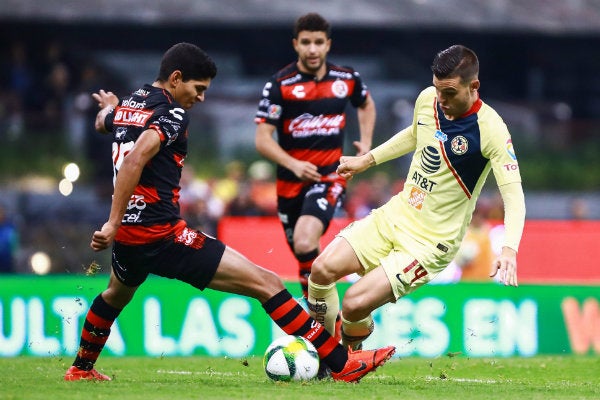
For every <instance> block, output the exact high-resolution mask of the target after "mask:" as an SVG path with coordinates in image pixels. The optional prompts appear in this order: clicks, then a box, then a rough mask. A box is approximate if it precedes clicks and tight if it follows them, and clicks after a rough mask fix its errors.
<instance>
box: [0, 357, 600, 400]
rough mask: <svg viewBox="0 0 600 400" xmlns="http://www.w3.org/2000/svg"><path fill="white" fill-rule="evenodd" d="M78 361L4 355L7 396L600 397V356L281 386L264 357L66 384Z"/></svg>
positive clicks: (493, 361) (1, 391) (406, 364)
mask: <svg viewBox="0 0 600 400" xmlns="http://www.w3.org/2000/svg"><path fill="white" fill-rule="evenodd" d="M71 361H72V360H71V359H70V358H69V359H67V358H61V357H45V358H35V357H15V358H0V399H2V400H5V399H6V400H9V399H10V400H13V399H14V400H16V399H27V400H35V399H44V400H47V399H61V400H63V399H64V400H68V399H85V400H93V399H107V400H117V399H118V400H131V399H139V400H152V399H167V400H181V399H253V400H262V399H267V400H275V399H293V400H298V399H357V400H359V399H402V400H407V399H424V400H427V399H461V400H467V399H486V400H493V399H502V400H518V399H529V400H532V399H533V400H535V399H540V400H541V399H543V400H549V399H600V357H598V356H538V357H531V358H468V357H464V356H461V355H457V356H453V355H452V354H449V355H446V356H443V357H438V358H434V359H425V358H405V359H399V358H393V359H392V360H390V361H389V362H388V363H387V364H386V365H384V366H383V367H381V368H379V369H378V370H377V371H376V372H375V373H372V374H369V375H367V376H366V377H365V378H364V379H363V380H362V381H361V382H360V383H358V384H348V383H342V382H333V381H330V380H325V381H309V382H289V383H282V382H273V381H270V380H269V379H268V378H267V376H266V375H265V373H264V371H263V367H262V359H261V358H259V357H249V358H245V359H231V358H208V357H185V358H183V357H163V358H150V357H145V358H142V357H140V358H136V357H122V358H120V357H104V358H100V360H99V361H98V363H97V367H98V370H99V371H101V372H103V373H105V374H107V375H109V376H111V377H113V381H111V382H87V381H80V382H65V381H63V380H62V377H63V374H64V372H65V370H66V369H67V368H68V366H69V365H70V363H71Z"/></svg>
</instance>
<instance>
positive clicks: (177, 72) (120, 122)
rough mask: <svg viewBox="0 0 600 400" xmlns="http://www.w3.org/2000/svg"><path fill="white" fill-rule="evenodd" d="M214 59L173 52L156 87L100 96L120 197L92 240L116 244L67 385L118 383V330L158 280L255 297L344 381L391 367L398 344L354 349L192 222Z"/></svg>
mask: <svg viewBox="0 0 600 400" xmlns="http://www.w3.org/2000/svg"><path fill="white" fill-rule="evenodd" d="M216 73H217V68H216V65H215V64H214V62H213V61H212V59H211V58H210V57H209V56H208V55H207V54H206V53H205V52H204V51H203V50H201V49H200V48H198V47H197V46H195V45H192V44H189V43H179V44H176V45H174V46H173V47H171V48H170V49H169V50H168V51H167V52H166V53H165V54H164V56H163V58H162V61H161V64H160V70H159V74H158V77H157V79H156V81H155V82H154V83H153V84H152V85H145V86H143V87H142V88H140V89H138V90H136V91H135V92H133V93H132V94H131V95H129V96H127V97H125V98H123V99H122V100H120V101H119V99H118V98H117V96H115V95H114V94H113V93H112V92H105V91H104V90H100V91H99V92H98V93H94V94H93V97H94V99H95V100H96V101H97V102H98V104H99V106H100V107H101V110H100V111H99V112H98V115H97V117H96V124H95V126H96V129H97V130H98V131H100V132H107V133H110V134H111V135H112V137H113V153H112V155H113V164H114V172H115V176H114V194H113V199H112V205H111V210H110V215H109V218H108V221H107V222H106V223H105V224H104V225H103V226H102V228H101V229H100V230H99V231H96V232H94V234H93V236H92V242H91V247H92V249H94V250H95V251H101V250H105V249H107V248H109V247H111V246H112V250H113V256H112V271H111V275H110V279H109V283H108V288H107V289H106V290H104V291H103V292H102V293H101V294H99V295H98V296H97V297H96V298H95V299H94V301H93V303H92V305H91V307H90V309H89V311H88V313H87V315H86V319H85V323H84V325H83V330H82V333H81V339H80V346H79V351H78V352H77V356H76V358H75V361H74V362H73V365H72V366H71V367H70V368H69V369H68V370H67V372H66V374H65V376H64V379H65V380H67V381H74V380H81V379H91V380H111V379H110V377H108V376H107V375H103V374H101V373H99V372H98V371H96V369H94V365H95V363H96V360H97V359H98V356H99V355H100V352H101V351H102V349H103V348H104V345H105V343H106V341H107V339H108V336H109V334H110V328H111V326H112V324H113V322H114V321H115V319H116V318H117V316H118V315H119V314H120V312H121V311H122V309H123V308H124V307H125V306H126V305H127V304H128V303H129V302H130V300H131V299H132V298H133V295H134V293H135V291H136V290H137V288H138V287H139V286H140V285H141V284H142V283H143V282H144V281H145V280H146V278H147V277H148V275H149V274H155V275H159V276H163V277H166V278H171V279H178V280H180V281H182V282H185V283H188V284H190V285H192V286H194V287H196V288H198V289H200V290H204V289H205V288H207V287H208V288H211V289H214V290H219V291H224V292H229V293H235V294H239V295H245V296H250V297H253V298H255V299H257V300H258V301H260V303H261V304H262V306H263V308H264V309H265V311H266V312H267V313H268V314H269V316H270V317H271V318H272V319H273V320H274V321H275V323H277V324H278V325H279V327H281V329H282V330H283V331H284V332H285V333H287V334H290V335H298V336H304V337H305V338H307V339H308V340H310V341H311V342H312V343H313V344H314V345H315V347H316V348H317V351H318V353H319V356H320V358H321V360H322V362H323V363H324V364H326V365H327V366H328V367H329V368H330V369H331V370H332V377H333V379H335V380H342V381H349V382H351V381H358V380H360V378H361V377H362V376H364V375H365V374H366V373H368V372H369V371H372V370H374V369H375V368H376V367H378V366H379V365H382V364H383V363H384V362H385V361H386V360H387V359H389V358H390V357H391V356H392V354H393V353H394V350H395V349H394V347H392V346H390V347H386V348H384V349H378V350H374V351H361V352H348V350H347V349H346V348H344V347H342V346H341V345H340V344H339V343H338V342H337V341H336V340H335V339H334V338H333V337H332V336H331V335H330V334H329V333H328V332H327V331H326V330H325V329H324V328H323V326H322V325H321V324H319V323H317V322H316V321H314V320H313V319H312V318H311V317H310V316H309V315H308V314H307V313H306V311H304V309H303V308H302V307H301V306H300V305H299V304H298V302H296V300H294V299H293V298H292V295H291V294H290V293H289V292H288V291H287V290H286V289H285V288H284V286H283V283H282V281H281V279H280V278H279V277H278V276H277V275H275V274H274V273H273V272H271V271H269V270H266V269H264V268H261V267H259V266H257V265H255V264H253V263H252V262H250V261H249V260H248V259H247V258H246V257H244V256H243V255H241V254H240V253H238V252H236V251H235V250H233V249H231V248H230V247H227V246H226V245H225V244H223V243H222V242H221V241H219V240H217V239H215V238H213V237H210V236H208V235H206V234H204V233H203V232H201V231H199V230H196V229H193V228H191V227H188V226H187V223H186V222H185V221H184V220H183V219H182V218H181V216H180V207H179V203H178V199H179V192H180V179H181V171H182V168H183V164H184V160H185V158H186V156H187V145H188V143H187V140H188V123H189V116H188V114H187V113H186V110H188V109H190V108H191V107H192V106H194V105H195V104H196V103H198V102H203V101H204V95H205V91H206V90H207V89H208V88H209V86H210V84H211V81H212V79H213V78H214V77H215V76H216Z"/></svg>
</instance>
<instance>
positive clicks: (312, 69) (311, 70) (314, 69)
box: [300, 58, 325, 75]
mask: <svg viewBox="0 0 600 400" xmlns="http://www.w3.org/2000/svg"><path fill="white" fill-rule="evenodd" d="M324 63H325V60H323V59H322V58H319V62H318V63H317V64H316V66H315V65H314V64H309V63H308V59H307V58H301V59H300V64H302V66H303V67H304V69H305V70H306V71H307V72H309V73H311V74H315V75H316V74H317V72H319V70H320V69H321V67H322V66H323V64H324Z"/></svg>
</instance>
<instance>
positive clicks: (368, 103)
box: [352, 95, 377, 156]
mask: <svg viewBox="0 0 600 400" xmlns="http://www.w3.org/2000/svg"><path fill="white" fill-rule="evenodd" d="M356 115H357V118H358V128H359V131H360V141H354V142H352V144H353V145H354V147H356V155H357V156H362V155H363V154H366V153H367V152H368V151H369V150H371V146H372V144H373V131H374V130H375V119H376V117H377V111H376V107H375V101H374V100H373V98H372V97H371V96H370V95H369V96H367V99H366V100H365V102H364V103H363V104H362V105H361V106H360V107H358V109H357V110H356Z"/></svg>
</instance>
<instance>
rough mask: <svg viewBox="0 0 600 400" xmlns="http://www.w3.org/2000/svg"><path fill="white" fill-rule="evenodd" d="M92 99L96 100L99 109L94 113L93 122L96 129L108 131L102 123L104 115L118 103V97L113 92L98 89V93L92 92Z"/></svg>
mask: <svg viewBox="0 0 600 400" xmlns="http://www.w3.org/2000/svg"><path fill="white" fill-rule="evenodd" d="M92 97H93V98H94V100H96V101H97V102H98V106H99V107H100V111H98V114H96V122H95V124H94V126H95V128H96V130H97V131H98V132H100V133H108V129H106V126H105V125H104V121H105V120H106V116H107V115H108V114H109V113H111V112H112V110H113V109H114V108H115V107H116V106H117V105H118V104H119V98H118V97H117V96H116V95H115V94H114V93H113V92H105V91H104V90H103V89H100V90H99V91H98V93H92Z"/></svg>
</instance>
